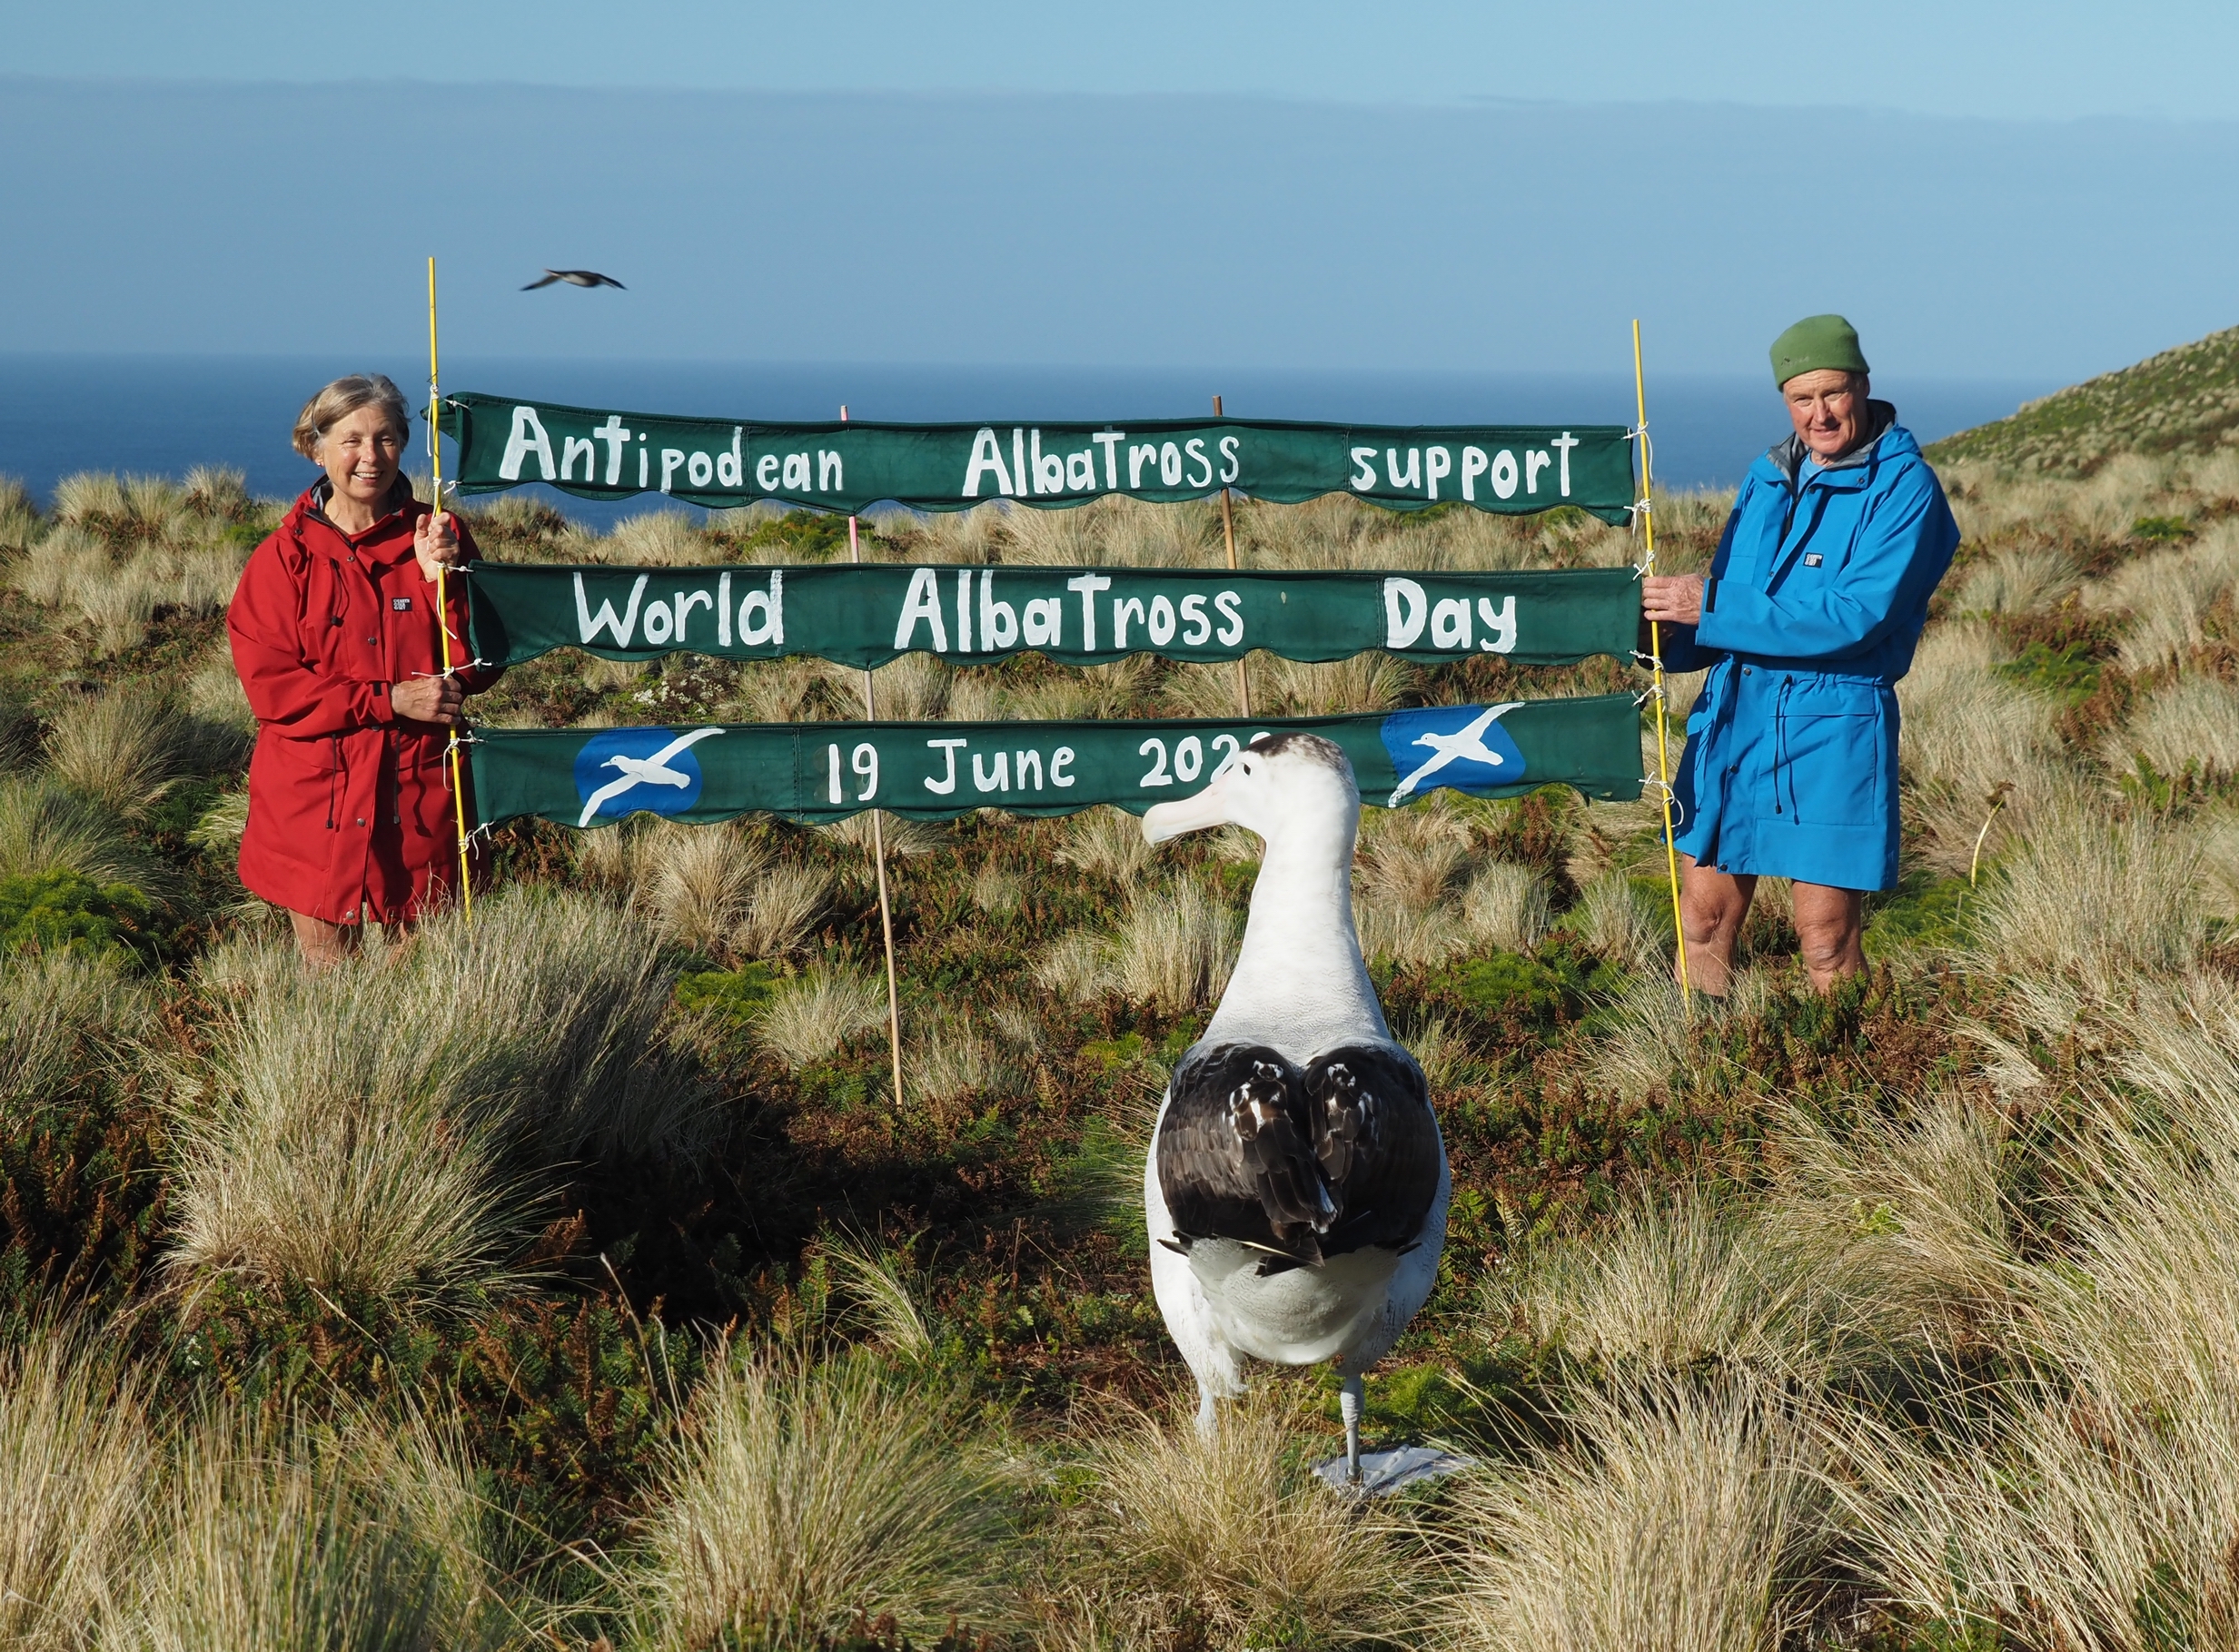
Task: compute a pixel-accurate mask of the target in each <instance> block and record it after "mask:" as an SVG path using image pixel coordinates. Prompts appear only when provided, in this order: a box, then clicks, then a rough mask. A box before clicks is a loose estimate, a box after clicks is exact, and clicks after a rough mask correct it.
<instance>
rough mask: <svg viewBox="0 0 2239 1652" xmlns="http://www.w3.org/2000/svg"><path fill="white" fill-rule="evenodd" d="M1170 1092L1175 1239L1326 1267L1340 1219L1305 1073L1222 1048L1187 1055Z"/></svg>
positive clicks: (1270, 1054) (1163, 1143)
mask: <svg viewBox="0 0 2239 1652" xmlns="http://www.w3.org/2000/svg"><path fill="white" fill-rule="evenodd" d="M1172 1091H1173V1093H1172V1097H1171V1099H1170V1100H1169V1101H1168V1102H1167V1103H1166V1118H1165V1123H1163V1124H1162V1125H1161V1126H1160V1127H1159V1132H1158V1143H1157V1145H1156V1146H1155V1148H1154V1152H1156V1153H1157V1154H1158V1185H1159V1189H1160V1191H1161V1192H1163V1193H1164V1195H1165V1200H1166V1209H1167V1212H1169V1213H1170V1214H1171V1215H1172V1216H1173V1218H1174V1232H1176V1233H1178V1234H1179V1235H1181V1237H1182V1239H1183V1240H1184V1241H1185V1242H1186V1241H1191V1240H1198V1239H1233V1240H1237V1241H1242V1242H1243V1243H1245V1244H1248V1245H1253V1246H1255V1247H1257V1248H1258V1249H1260V1250H1263V1251H1272V1252H1274V1253H1275V1254H1276V1255H1278V1256H1282V1257H1287V1258H1289V1259H1290V1260H1291V1261H1297V1262H1304V1263H1308V1264H1312V1263H1314V1262H1319V1261H1321V1260H1322V1244H1321V1235H1322V1234H1323V1233H1324V1232H1327V1231H1328V1230H1329V1228H1330V1226H1331V1224H1332V1223H1333V1222H1335V1221H1336V1220H1337V1218H1338V1216H1339V1215H1340V1213H1341V1212H1340V1211H1339V1209H1338V1207H1337V1205H1336V1204H1335V1203H1334V1202H1333V1200H1332V1199H1331V1197H1330V1192H1329V1189H1328V1186H1327V1185H1326V1183H1325V1182H1324V1181H1323V1173H1322V1167H1321V1164H1320V1163H1319V1162H1318V1161H1317V1160H1316V1159H1315V1157H1314V1150H1313V1131H1312V1127H1311V1125H1310V1123H1309V1121H1308V1104H1307V1095H1306V1086H1305V1075H1304V1074H1303V1073H1300V1072H1299V1070H1298V1068H1297V1067H1295V1066H1294V1065H1293V1064H1292V1063H1290V1062H1288V1061H1286V1060H1284V1059H1283V1056H1282V1055H1280V1054H1277V1053H1276V1052H1275V1051H1273V1050H1271V1049H1268V1048H1267V1047H1266V1046H1265V1045H1263V1044H1221V1045H1219V1046H1217V1047H1215V1048H1214V1049H1211V1050H1204V1051H1192V1052H1191V1053H1190V1054H1188V1055H1187V1056H1186V1057H1184V1060H1183V1062H1182V1064H1181V1065H1180V1066H1179V1067H1177V1068H1175V1069H1174V1083H1173V1087H1172Z"/></svg>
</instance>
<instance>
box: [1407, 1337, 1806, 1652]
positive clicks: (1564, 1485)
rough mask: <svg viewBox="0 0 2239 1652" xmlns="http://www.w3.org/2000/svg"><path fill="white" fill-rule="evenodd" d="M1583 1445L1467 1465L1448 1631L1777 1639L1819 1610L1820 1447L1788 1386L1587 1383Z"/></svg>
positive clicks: (1511, 1639)
mask: <svg viewBox="0 0 2239 1652" xmlns="http://www.w3.org/2000/svg"><path fill="white" fill-rule="evenodd" d="M1565 1421H1566V1422H1567V1424H1568V1425H1569V1427H1568V1432H1569V1434H1570V1438H1571V1439H1572V1440H1573V1441H1574V1442H1575V1443H1574V1444H1572V1445H1571V1446H1570V1447H1569V1448H1568V1449H1550V1450H1548V1451H1545V1452H1542V1453H1541V1454H1540V1455H1539V1456H1538V1457H1536V1458H1535V1459H1533V1460H1531V1461H1530V1462H1528V1463H1527V1464H1526V1465H1524V1466H1523V1467H1521V1468H1520V1469H1515V1470H1512V1471H1510V1472H1506V1473H1501V1472H1491V1473H1486V1474H1482V1475H1478V1476H1473V1477H1471V1478H1469V1479H1465V1480H1463V1481H1462V1482H1461V1486H1460V1488H1459V1489H1458V1491H1457V1493H1456V1499H1455V1500H1456V1503H1457V1509H1456V1513H1457V1517H1458V1523H1459V1525H1460V1526H1461V1529H1462V1530H1463V1532H1464V1533H1465V1534H1466V1536H1465V1538H1464V1539H1463V1542H1462V1545H1461V1548H1460V1551H1459V1554H1458V1556H1457V1558H1456V1561H1455V1572H1456V1576H1455V1578H1454V1582H1453V1586H1452V1588H1451V1594H1450V1595H1449V1596H1448V1598H1446V1599H1445V1600H1444V1601H1443V1602H1441V1608H1442V1609H1441V1617H1443V1618H1444V1620H1445V1621H1446V1623H1447V1624H1448V1625H1449V1626H1450V1627H1449V1630H1448V1633H1447V1634H1446V1635H1445V1636H1442V1637H1441V1641H1443V1642H1444V1643H1445V1644H1448V1645H1451V1646H1456V1647H1485V1648H1489V1649H1498V1652H1527V1649H1530V1652H1650V1649H1652V1652H1766V1649H1767V1648H1769V1647H1778V1646H1780V1645H1782V1644H1784V1643H1785V1641H1786V1638H1787V1637H1788V1636H1789V1635H1791V1634H1792V1633H1794V1632H1795V1631H1796V1630H1797V1629H1798V1628H1800V1627H1802V1625H1803V1624H1804V1623H1806V1622H1807V1621H1808V1619H1809V1617H1810V1616H1811V1613H1812V1610H1813V1608H1814V1607H1815V1606H1816V1604H1817V1601H1816V1598H1815V1597H1816V1594H1817V1589H1816V1587H1815V1578H1814V1574H1815V1571H1816V1570H1817V1568H1818V1558H1819V1550H1820V1548H1822V1546H1823V1544H1824V1541H1825V1539H1824V1535H1823V1527H1822V1523H1821V1518H1820V1512H1819V1500H1820V1499H1819V1496H1818V1486H1817V1480H1816V1477H1815V1475H1814V1473H1813V1469H1814V1468H1815V1466H1816V1465H1815V1462H1814V1457H1813V1453H1812V1450H1811V1449H1810V1444H1809V1441H1808V1437H1807V1435H1806V1432H1805V1430H1804V1429H1801V1428H1800V1427H1799V1426H1798V1423H1797V1421H1796V1420H1794V1419H1793V1418H1792V1417H1791V1416H1790V1415H1789V1414H1788V1410H1787V1409H1786V1408H1785V1407H1784V1406H1783V1405H1782V1403H1781V1400H1780V1399H1779V1397H1778V1393H1777V1392H1768V1391H1764V1390H1759V1389H1757V1388H1756V1387H1754V1386H1753V1385H1750V1384H1747V1383H1739V1382H1728V1383H1719V1384H1712V1385H1709V1386H1707V1387H1705V1386H1699V1385H1697V1384H1694V1383H1691V1382H1687V1381H1673V1380H1667V1381H1663V1382H1659V1383H1652V1384H1650V1385H1647V1386H1646V1387H1645V1389H1644V1390H1640V1391H1638V1392H1628V1393H1624V1394H1621V1395H1616V1396H1606V1397H1605V1396H1601V1395H1599V1394H1596V1393H1595V1392H1593V1391H1592V1390H1583V1391H1579V1392H1576V1393H1574V1395H1573V1397H1572V1398H1571V1400H1570V1402H1569V1404H1568V1405H1567V1407H1566V1417H1565Z"/></svg>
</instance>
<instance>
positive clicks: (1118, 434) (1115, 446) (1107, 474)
mask: <svg viewBox="0 0 2239 1652" xmlns="http://www.w3.org/2000/svg"><path fill="white" fill-rule="evenodd" d="M1126 437H1127V432H1126V431H1125V430H1098V431H1097V432H1096V433H1095V435H1094V436H1091V437H1090V438H1089V440H1091V441H1093V442H1095V444H1096V445H1097V446H1098V447H1100V448H1102V449H1103V450H1104V485H1105V490H1107V491H1109V490H1115V489H1116V488H1118V486H1119V444H1120V443H1121V442H1122V441H1124V440H1126Z"/></svg>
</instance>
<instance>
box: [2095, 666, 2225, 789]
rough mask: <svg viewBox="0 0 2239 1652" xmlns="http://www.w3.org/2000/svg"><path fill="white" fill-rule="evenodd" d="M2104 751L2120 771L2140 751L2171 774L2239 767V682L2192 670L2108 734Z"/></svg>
mask: <svg viewBox="0 0 2239 1652" xmlns="http://www.w3.org/2000/svg"><path fill="white" fill-rule="evenodd" d="M2101 756H2102V759H2103V760H2104V761H2105V764H2106V765H2107V767H2109V768H2112V769H2114V770H2115V771H2116V772H2117V773H2120V772H2123V771H2125V770H2127V769H2128V768H2130V767H2131V766H2132V762H2133V760H2134V759H2135V757H2145V759H2146V760H2147V761H2148V762H2150V763H2151V764H2153V766H2154V767H2155V769H2156V770H2157V771H2158V772H2160V773H2161V774H2164V775H2169V776H2176V775H2183V774H2186V773H2194V774H2198V775H2201V776H2204V777H2214V778H2221V777H2226V776H2229V775H2232V774H2234V773H2239V688H2234V686H2233V685H2231V684H2230V683H2227V682H2224V681H2223V680H2222V679H2221V678H2214V677H2202V676H2198V675H2195V674H2193V673H2189V672H2188V673H2186V674H2185V675H2184V676H2182V677H2179V678H2175V680H2174V681H2172V682H2170V683H2169V684H2168V685H2167V686H2166V687H2165V688H2162V689H2161V690H2160V691H2159V692H2157V693H2156V694H2155V696H2154V697H2153V698H2151V699H2150V700H2148V701H2146V703H2145V706H2144V707H2141V708H2140V709H2138V710H2137V711H2136V712H2135V713H2133V714H2132V716H2131V718H2130V721H2129V722H2128V723H2127V724H2126V725H2125V726H2124V727H2122V728H2121V729H2119V730H2117V731H2116V732H2115V733H2113V734H2111V735H2109V736H2108V737H2107V739H2106V742H2105V751H2104V752H2103V753H2102V754H2101Z"/></svg>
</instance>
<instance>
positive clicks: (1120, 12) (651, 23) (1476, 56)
mask: <svg viewBox="0 0 2239 1652" xmlns="http://www.w3.org/2000/svg"><path fill="white" fill-rule="evenodd" d="M0 22H4V24H5V38H6V40H7V43H8V51H7V66H8V68H9V69H10V70H11V71H12V72H13V73H15V74H36V75H67V76H88V77H111V76H119V77H128V78H129V77H137V76H152V77H160V78H166V79H168V78H179V77H200V78H205V79H214V80H290V81H302V80H332V79H343V80H348V79H364V78H370V79H430V80H442V81H454V82H456V81H470V82H471V81H488V80H510V81H524V82H530V83H533V84H546V85H569V86H695V87H702V88H723V89H737V90H761V91H792V92H800V91H840V92H846V91H918V92H936V91H946V92H986V91H1015V92H1039V93H1068V92H1072V93H1081V92H1086V93H1146V92H1147V93H1161V92H1164V93H1193V92H1194V93H1206V94H1262V95H1273V96H1280V97H1295V98H1306V99H1329V100H1337V101H1343V102H1352V103H1448V102H1456V101H1461V100H1466V99H1471V98H1482V97H1494V98H1525V99H1533V100H1547V101H1555V102H1604V103H1629V102H1640V101H1658V100H1663V99H1683V100H1687V101H1691V102H1705V103H1746V104H1768V105H1776V106H1781V107H1801V106H1828V105H1841V104H1857V105H1863V106H1867V107H1872V108H1882V109H1894V110H1902V111H1905V112H1907V113H1911V114H1947V115H1967V116H1977V117H1984V118H1990V119H2001V120H2003V119H2040V120H2065V119H2070V118H2073V117H2076V116H2078V115H2087V114H2127V115H2137V116H2145V117H2155V118H2182V119H2229V118H2234V117H2239V79H2234V75H2233V74H2232V73H2231V65H2232V64H2233V63H2234V61H2239V6H2234V5H2232V4H2230V0H2126V4H2124V5H2109V4H2107V3H2106V0H2030V3H2028V4H2020V3H2018V0H1872V3H1871V4H1867V5H1858V4H1853V5H1825V4H1822V5H1816V6H1814V5H1795V4H1792V3H1787V0H1779V3H1775V0H1692V3H1691V4H1689V5H1673V4H1670V0H1622V3H1619V4H1609V3H1604V4H1593V3H1591V0H1584V3H1578V4H1549V3H1548V0H1531V4H1518V3H1516V0H1499V3H1491V4H1488V3H1486V0H1478V3H1477V4H1451V3H1450V4H1439V5H1420V4H1418V5H1409V4H1404V3H1393V0H1385V3H1383V4H1377V5H1363V4H1361V3H1360V0H1347V3H1345V4H1331V3H1330V0H1282V3H1280V4H1277V3H1273V0H1255V3H1253V4H1236V3H1234V0H1183V3H1177V0H1128V4H1126V5H1053V4H1050V0H1009V3H1007V4H989V3H986V0H976V3H973V0H966V3H962V4H945V5H936V4H926V0H850V3H849V4H847V5H801V4H798V0H797V3H795V4H788V5H768V4H751V3H741V0H628V3H627V4H625V3H622V0H536V3H535V4H513V5H493V4H487V3H484V4H475V3H474V0H390V3H387V4H382V5H376V6H371V7H353V6H338V5H325V6H321V5H308V6H307V5H302V4H300V3H299V0H227V3H226V4H224V5H179V4H177V0H71V4H69V5H54V4H51V3H49V0H7V3H6V4H5V5H0Z"/></svg>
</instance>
